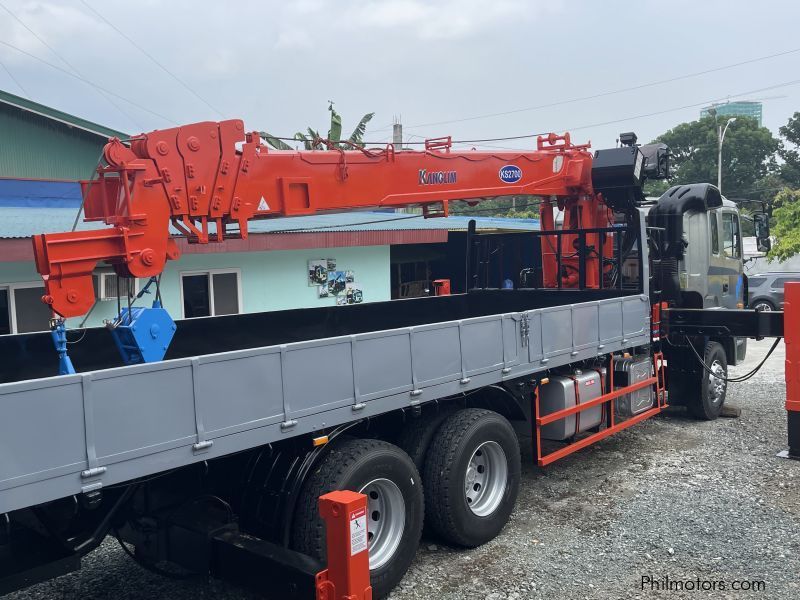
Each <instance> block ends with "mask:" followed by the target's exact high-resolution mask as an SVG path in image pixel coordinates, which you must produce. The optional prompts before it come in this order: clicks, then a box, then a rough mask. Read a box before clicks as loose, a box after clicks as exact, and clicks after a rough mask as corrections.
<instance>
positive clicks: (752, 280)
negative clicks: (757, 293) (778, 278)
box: [747, 277, 767, 288]
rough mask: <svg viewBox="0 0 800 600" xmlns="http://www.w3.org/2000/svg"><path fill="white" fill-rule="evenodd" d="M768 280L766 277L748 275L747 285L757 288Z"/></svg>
mask: <svg viewBox="0 0 800 600" xmlns="http://www.w3.org/2000/svg"><path fill="white" fill-rule="evenodd" d="M766 280H767V278H766V277H748V278H747V285H748V287H751V288H756V287H759V286H761V285H762V284H763V283H764V282H765V281H766Z"/></svg>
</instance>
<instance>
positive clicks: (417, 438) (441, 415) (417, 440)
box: [397, 409, 453, 475]
mask: <svg viewBox="0 0 800 600" xmlns="http://www.w3.org/2000/svg"><path fill="white" fill-rule="evenodd" d="M452 414H453V411H452V409H441V410H439V411H438V412H435V413H427V414H426V413H423V414H422V415H420V416H419V417H418V418H416V419H414V420H413V421H410V422H408V423H406V424H405V425H404V426H403V431H402V432H400V436H399V437H398V438H397V445H398V446H400V447H401V448H402V449H403V450H405V452H406V453H407V454H408V455H409V456H410V457H411V460H413V461H414V465H415V466H416V467H417V470H418V471H419V474H420V475H422V474H423V471H424V470H425V455H426V454H427V452H428V447H429V446H430V444H431V440H432V439H433V436H434V435H435V434H436V432H437V430H438V429H439V427H441V426H442V423H443V422H444V420H445V419H447V418H448V417H449V416H450V415H452Z"/></svg>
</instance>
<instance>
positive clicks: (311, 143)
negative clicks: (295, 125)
mask: <svg viewBox="0 0 800 600" xmlns="http://www.w3.org/2000/svg"><path fill="white" fill-rule="evenodd" d="M328 111H329V112H330V113H331V125H330V128H329V129H328V137H327V140H326V141H323V140H322V136H321V135H320V134H319V132H318V131H316V130H314V129H312V128H311V127H308V128H307V129H306V133H303V132H301V131H298V132H297V133H295V134H294V135H293V136H292V139H293V140H296V141H298V142H302V144H303V147H304V148H305V149H306V150H328V149H329V148H336V149H342V150H346V149H348V148H353V147H354V146H360V145H362V144H363V141H364V134H365V133H366V131H367V123H369V122H370V121H371V120H372V117H374V116H375V113H374V112H371V113H367V114H366V115H364V116H363V117H361V120H360V121H359V122H358V125H356V128H355V129H353V132H352V133H351V134H350V137H348V138H347V140H346V141H345V142H343V141H342V117H341V115H339V113H337V112H336V109H335V108H333V102H330V101H329V103H328ZM259 135H261V137H262V138H263V139H264V141H265V142H267V144H268V145H270V146H272V147H273V148H275V149H277V150H294V148H293V147H292V146H290V145H289V144H287V143H286V142H285V141H283V140H280V139H278V138H277V137H275V136H274V135H272V134H270V133H267V132H266V131H261V132H259Z"/></svg>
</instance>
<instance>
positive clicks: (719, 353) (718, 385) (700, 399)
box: [686, 342, 728, 421]
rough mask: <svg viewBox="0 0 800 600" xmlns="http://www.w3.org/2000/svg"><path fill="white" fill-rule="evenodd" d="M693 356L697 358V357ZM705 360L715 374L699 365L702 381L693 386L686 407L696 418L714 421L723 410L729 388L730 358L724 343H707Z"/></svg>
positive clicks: (704, 354)
mask: <svg viewBox="0 0 800 600" xmlns="http://www.w3.org/2000/svg"><path fill="white" fill-rule="evenodd" d="M690 351H691V350H690ZM693 358H694V359H695V360H697V357H693ZM703 361H704V362H705V364H706V367H708V368H709V369H710V370H711V371H713V372H714V374H713V375H712V374H711V373H709V372H708V371H706V370H705V369H703V368H702V367H701V366H700V365H697V369H698V371H699V376H700V381H699V382H697V384H696V385H693V386H692V389H691V390H690V392H689V393H690V396H689V397H688V398H687V401H686V407H687V408H688V409H689V413H690V414H691V415H692V416H693V417H695V418H696V419H702V420H705V421H713V420H714V419H716V418H717V417H719V413H720V412H721V411H722V405H723V404H724V403H725V395H726V392H727V389H728V384H727V382H726V381H725V379H727V377H728V360H727V358H726V357H725V349H724V348H723V347H722V344H720V343H719V342H708V343H706V346H705V352H704V353H703ZM720 378H722V379H720Z"/></svg>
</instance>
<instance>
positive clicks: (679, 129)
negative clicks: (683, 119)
mask: <svg viewBox="0 0 800 600" xmlns="http://www.w3.org/2000/svg"><path fill="white" fill-rule="evenodd" d="M721 122H723V123H724V121H721ZM717 127H718V122H717V121H715V119H714V117H711V116H709V117H705V118H703V119H700V120H698V121H690V122H688V123H681V124H680V125H677V126H676V127H674V128H672V129H670V130H669V131H667V132H665V133H664V134H662V135H660V136H658V138H656V140H655V141H657V142H663V143H665V144H667V145H668V146H669V147H670V151H671V152H672V155H671V161H672V167H671V169H672V174H673V175H672V177H671V178H670V184H671V185H677V184H681V183H713V184H715V185H716V183H717V135H718V134H717ZM779 149H780V141H779V140H777V139H776V138H775V137H774V136H773V135H772V133H771V132H770V130H769V129H767V128H766V127H760V126H759V125H758V122H757V121H756V120H755V119H752V118H749V117H737V118H736V122H735V123H732V124H731V125H730V127H728V131H727V133H726V134H725V143H724V144H723V146H722V189H723V193H725V194H726V195H728V196H732V197H735V196H736V195H737V194H745V193H750V192H751V191H752V190H753V189H756V188H757V183H758V182H759V181H760V180H762V179H763V178H765V177H766V176H767V175H768V174H770V173H772V172H774V171H776V170H777V167H778V165H777V161H776V155H777V152H778V150H779ZM648 191H649V190H648Z"/></svg>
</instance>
